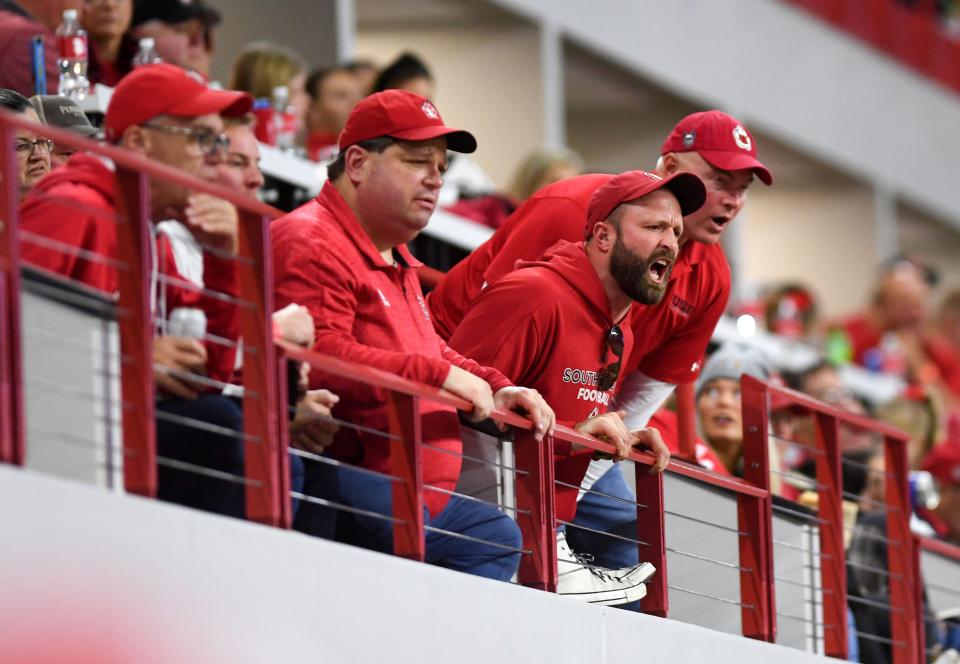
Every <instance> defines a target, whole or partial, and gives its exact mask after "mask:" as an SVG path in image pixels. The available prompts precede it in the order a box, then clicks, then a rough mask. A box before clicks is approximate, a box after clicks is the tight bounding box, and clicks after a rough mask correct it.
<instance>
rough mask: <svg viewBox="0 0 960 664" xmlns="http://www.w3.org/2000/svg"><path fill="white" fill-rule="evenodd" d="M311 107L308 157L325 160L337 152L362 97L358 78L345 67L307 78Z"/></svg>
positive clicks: (308, 124)
mask: <svg viewBox="0 0 960 664" xmlns="http://www.w3.org/2000/svg"><path fill="white" fill-rule="evenodd" d="M307 93H308V94H309V95H310V108H309V109H307V115H306V122H305V126H306V130H307V140H306V146H307V156H308V157H309V158H310V159H313V160H314V161H326V160H327V159H329V158H330V157H332V156H333V155H335V154H336V152H337V139H338V138H339V137H340V132H341V131H343V127H344V125H345V124H347V118H348V117H349V116H350V111H352V110H353V107H354V106H355V105H356V103H357V102H358V101H360V99H361V97H362V95H361V94H360V87H359V84H358V83H357V77H356V76H355V75H354V74H353V73H351V72H350V70H349V69H347V68H346V67H330V68H328V69H320V70H317V71H315V72H313V73H312V74H310V77H309V78H308V79H307Z"/></svg>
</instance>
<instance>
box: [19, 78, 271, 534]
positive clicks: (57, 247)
mask: <svg viewBox="0 0 960 664" xmlns="http://www.w3.org/2000/svg"><path fill="white" fill-rule="evenodd" d="M251 102H252V100H251V99H250V97H249V95H246V94H245V93H240V92H229V91H218V90H211V89H209V88H208V87H207V86H206V84H205V83H203V82H202V81H201V80H200V79H199V77H196V76H195V75H191V74H189V73H187V72H186V71H184V70H183V69H181V68H179V67H175V66H173V65H168V64H156V65H148V66H144V67H141V68H139V69H137V70H136V71H134V72H132V73H130V74H128V75H127V76H126V77H125V78H124V79H123V80H122V81H121V82H120V84H119V85H118V86H117V88H116V89H115V91H114V94H113V97H112V99H111V101H110V106H109V107H108V109H107V114H106V118H105V122H104V128H105V134H106V138H107V140H108V141H110V142H112V143H114V144H116V145H118V146H119V147H121V148H123V149H126V150H129V151H131V152H133V153H136V154H139V155H141V156H143V157H147V158H150V159H153V160H156V161H159V162H162V163H164V164H167V165H169V166H173V167H175V168H177V169H178V170H180V171H181V172H184V173H186V174H187V175H191V176H194V177H198V178H201V179H206V180H212V179H214V177H215V173H214V167H213V166H212V165H211V164H212V163H214V162H215V161H217V160H218V159H219V155H220V153H222V152H224V151H225V150H226V149H227V147H228V145H229V140H228V139H227V138H226V136H224V135H223V133H222V132H223V119H222V117H221V116H223V117H239V116H242V115H244V114H246V113H247V112H249V110H250V106H251ZM115 192H116V184H115V173H114V169H113V165H112V164H110V163H109V162H108V161H107V160H104V159H102V158H99V157H97V156H93V155H90V154H86V153H78V154H75V155H74V156H73V157H71V158H70V159H69V160H68V161H67V163H66V164H65V165H64V166H63V167H61V168H58V169H57V170H56V171H54V172H53V173H51V175H50V176H49V177H48V178H46V179H44V181H43V182H41V183H40V185H39V186H38V187H36V188H35V189H34V191H33V192H32V193H31V195H30V196H29V197H28V198H27V199H26V200H25V201H24V202H23V204H22V205H21V226H22V230H23V240H22V244H21V246H22V256H23V259H24V261H25V262H27V263H31V264H33V265H35V266H37V267H40V268H44V269H47V270H49V271H52V272H56V273H58V274H61V275H63V276H66V277H68V278H70V279H72V280H74V281H77V282H80V283H82V284H85V285H87V286H91V287H93V288H96V289H99V290H101V291H104V292H105V293H106V294H107V296H108V297H113V295H114V294H115V292H116V289H117V270H116V268H115V263H116V261H117V260H121V261H122V260H124V257H121V256H117V247H116V226H115V224H116V223H117V221H116V215H117V208H116V204H115V195H116V194H115ZM149 200H150V211H151V216H152V219H153V221H154V222H159V221H161V220H168V219H176V220H178V221H180V222H181V223H182V224H183V225H184V226H185V227H186V228H187V229H188V230H189V233H190V234H192V236H193V238H194V239H195V240H196V241H197V242H198V243H199V245H200V246H202V247H203V248H204V252H203V259H202V265H201V266H199V267H200V268H202V274H201V276H200V277H199V283H202V285H203V289H200V288H197V287H195V286H190V285H189V284H190V283H191V282H193V283H196V280H195V279H191V277H196V276H197V275H187V274H181V273H180V272H179V271H178V270H177V267H176V262H175V261H174V260H172V259H171V256H170V253H171V251H172V249H171V247H170V245H169V243H167V242H164V241H158V242H157V243H156V256H157V258H156V259H155V260H154V265H155V266H156V267H155V268H154V273H153V275H152V282H153V285H154V289H153V296H154V303H153V304H154V307H153V309H154V310H153V314H154V316H155V321H156V325H157V327H158V334H157V335H156V336H155V337H154V366H155V370H154V380H155V382H156V386H157V388H158V390H157V391H158V397H160V400H159V401H158V403H157V410H158V413H166V414H167V415H169V417H163V416H162V415H161V416H158V426H157V443H158V452H159V454H160V456H163V457H169V458H173V459H175V460H176V461H181V462H186V463H189V464H192V465H194V466H203V467H205V468H212V469H213V470H219V471H221V472H226V473H232V474H242V471H243V457H242V445H241V444H240V443H239V442H238V441H239V439H238V437H237V435H236V433H227V432H239V431H242V429H243V425H242V411H241V410H240V408H239V407H238V406H237V405H236V404H235V403H234V402H232V401H231V400H229V399H228V398H227V397H225V396H223V395H222V394H220V388H219V387H217V385H218V384H226V383H227V382H228V381H229V380H230V377H231V375H232V373H233V369H234V363H235V355H236V350H235V349H236V341H237V339H238V337H239V324H238V318H237V312H236V308H235V306H234V305H232V304H230V303H228V302H226V301H225V300H224V298H223V297H222V296H220V294H225V295H228V296H231V295H232V296H236V295H237V293H238V284H237V271H236V261H235V260H234V259H233V258H232V255H233V254H235V253H236V251H237V224H238V218H237V211H236V209H235V208H234V207H233V205H231V204H230V203H227V202H226V201H223V200H221V199H218V198H215V197H213V196H209V195H207V194H203V193H192V192H191V191H190V190H189V189H188V188H186V187H184V186H182V185H180V184H177V183H174V182H170V181H166V180H163V179H160V178H151V179H150V199H149ZM178 311H179V312H180V313H181V314H183V315H182V316H178V315H177V312H178ZM171 322H176V323H178V327H179V329H174V327H173V326H172V325H171ZM225 340H226V343H225V342H224V341H225ZM194 377H196V379H194ZM188 420H200V421H201V422H202V423H205V424H207V425H211V424H212V425H214V427H217V431H220V432H223V433H215V432H212V429H211V427H207V428H206V430H204V429H203V428H198V427H195V426H187V425H183V424H177V423H176V422H177V421H180V422H183V421H188ZM159 493H160V497H161V498H163V499H168V500H171V501H174V502H179V503H182V504H187V505H191V506H193V507H198V508H201V509H206V510H209V511H213V512H217V513H221V514H228V515H233V516H243V511H244V501H243V486H242V485H241V484H235V483H231V482H225V481H222V480H216V479H210V478H207V477H202V476H201V475H197V474H190V473H188V472H184V471H179V470H175V469H174V468H171V467H161V469H160V489H159Z"/></svg>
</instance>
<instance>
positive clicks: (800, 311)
mask: <svg viewBox="0 0 960 664" xmlns="http://www.w3.org/2000/svg"><path fill="white" fill-rule="evenodd" d="M763 320H764V327H766V329H767V330H768V331H770V332H772V333H773V334H776V335H778V336H781V337H784V338H787V339H796V340H810V338H811V336H812V335H813V334H814V333H815V332H816V329H817V301H816V298H814V296H813V293H811V292H810V289H809V288H806V287H805V286H802V285H800V284H793V283H788V284H783V285H781V286H778V287H777V288H775V289H774V290H773V291H772V292H771V293H769V294H768V295H767V296H766V297H765V298H764V303H763Z"/></svg>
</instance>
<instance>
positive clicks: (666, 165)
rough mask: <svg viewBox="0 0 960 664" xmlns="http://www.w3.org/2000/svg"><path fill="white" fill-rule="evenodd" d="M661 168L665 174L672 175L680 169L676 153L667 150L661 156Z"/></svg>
mask: <svg viewBox="0 0 960 664" xmlns="http://www.w3.org/2000/svg"><path fill="white" fill-rule="evenodd" d="M660 159H661V162H660V163H661V168H662V169H663V172H664V173H665V174H666V175H673V174H674V173H676V172H677V171H679V170H680V158H679V157H677V155H676V153H673V152H668V153H667V154H665V155H663V156H662V157H661V158H660Z"/></svg>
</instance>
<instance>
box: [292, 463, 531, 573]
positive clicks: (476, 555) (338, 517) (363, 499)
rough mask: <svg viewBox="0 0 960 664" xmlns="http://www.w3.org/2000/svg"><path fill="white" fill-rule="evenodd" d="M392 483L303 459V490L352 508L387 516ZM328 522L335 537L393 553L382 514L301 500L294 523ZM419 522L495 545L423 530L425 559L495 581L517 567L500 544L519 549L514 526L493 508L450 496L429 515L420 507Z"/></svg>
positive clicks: (326, 529) (319, 526)
mask: <svg viewBox="0 0 960 664" xmlns="http://www.w3.org/2000/svg"><path fill="white" fill-rule="evenodd" d="M392 485H393V483H392V482H391V481H389V480H386V479H383V478H379V477H374V476H371V475H368V474H366V473H362V472H359V471H356V470H352V469H346V468H333V467H331V466H329V465H326V464H322V463H317V462H308V463H307V465H306V471H305V483H304V493H305V494H307V495H312V496H317V497H320V498H324V499H327V500H330V501H333V502H337V503H341V504H344V505H347V506H349V507H352V508H355V509H359V510H365V511H368V512H375V513H377V514H382V515H390V514H392V496H391V488H392ZM428 491H429V490H428ZM333 521H336V539H337V540H339V541H341V542H345V543H348V544H353V545H355V546H361V547H364V548H367V549H373V550H375V551H382V552H384V553H392V552H393V524H392V522H390V521H387V520H386V519H378V518H376V517H373V516H368V515H363V514H357V513H354V512H348V511H345V510H334V509H332V508H327V507H320V506H317V505H311V504H308V503H307V502H306V501H302V504H301V507H300V511H299V512H298V515H297V520H296V522H295V524H294V527H296V528H297V529H298V530H302V531H304V532H307V533H308V534H311V535H317V536H329V533H330V531H331V530H332V529H333V528H332V524H333ZM424 521H425V523H426V524H427V525H428V526H430V527H431V528H435V529H438V530H443V531H447V532H452V533H457V534H460V535H464V536H466V537H470V538H473V539H476V540H483V542H493V543H494V544H497V545H500V546H490V545H487V544H484V543H482V542H476V541H472V540H466V539H462V538H459V537H454V536H450V535H447V534H445V533H439V532H434V531H430V530H428V531H427V533H426V547H427V551H426V561H427V562H428V563H431V564H433V565H438V566H440V567H446V568H448V569H455V570H458V571H461V572H466V573H468V574H475V575H477V576H483V577H486V578H489V579H496V580H499V581H508V580H509V579H510V578H511V577H512V576H513V575H514V573H515V572H516V571H517V566H518V565H519V563H520V554H519V552H517V551H509V550H507V549H504V548H502V547H510V548H513V549H520V547H521V538H520V529H519V528H518V527H517V524H516V523H514V521H513V519H511V518H510V517H508V516H506V515H505V514H503V513H502V512H500V511H499V510H498V509H496V508H495V507H492V506H490V505H486V504H483V503H477V502H474V501H470V500H465V499H463V498H460V497H458V496H452V497H451V498H450V501H449V502H448V503H447V506H446V507H445V508H444V510H443V511H442V512H441V513H440V514H438V515H437V516H436V517H434V518H432V519H431V518H430V516H429V514H427V513H426V510H424Z"/></svg>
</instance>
